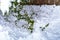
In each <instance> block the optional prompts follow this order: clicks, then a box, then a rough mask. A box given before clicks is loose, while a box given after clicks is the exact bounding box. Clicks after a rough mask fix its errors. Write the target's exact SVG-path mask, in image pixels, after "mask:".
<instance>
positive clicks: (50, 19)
mask: <svg viewBox="0 0 60 40" xmlns="http://www.w3.org/2000/svg"><path fill="white" fill-rule="evenodd" d="M6 1H7V3H9V1H8V0H6ZM2 2H4V0H3V1H2ZM7 3H6V4H7ZM2 5H4V6H2ZM8 5H9V4H8ZM8 5H7V6H5V4H1V10H2V11H1V10H0V40H60V5H58V6H56V5H42V6H39V5H38V6H36V5H33V6H32V5H26V6H24V8H23V10H22V13H23V11H24V10H26V11H27V12H28V13H32V12H31V10H32V9H33V11H34V12H35V13H37V14H38V16H33V17H34V20H35V23H34V30H33V33H30V32H29V31H27V29H24V28H18V27H16V25H15V24H14V21H15V20H16V18H15V17H13V16H12V15H10V16H9V17H7V18H8V19H9V20H10V22H8V21H6V20H5V19H4V16H3V15H2V12H5V10H8ZM12 18H13V19H12ZM20 22H21V23H20ZM17 23H18V26H19V27H20V26H21V25H22V24H24V23H26V22H25V21H24V20H22V21H18V22H17ZM47 23H49V26H48V27H47V28H46V29H45V30H44V31H42V30H41V29H40V27H44V26H45V25H46V24H47Z"/></svg>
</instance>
